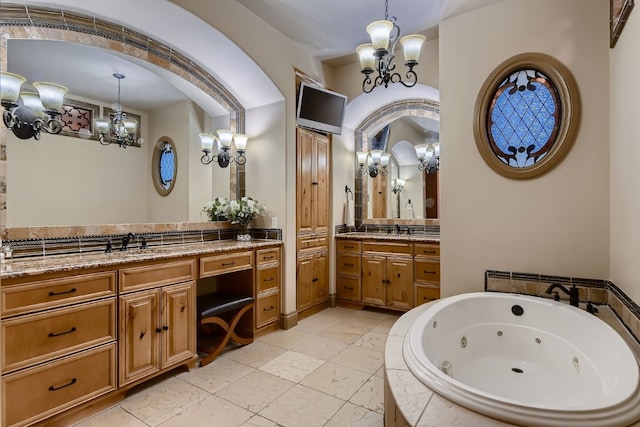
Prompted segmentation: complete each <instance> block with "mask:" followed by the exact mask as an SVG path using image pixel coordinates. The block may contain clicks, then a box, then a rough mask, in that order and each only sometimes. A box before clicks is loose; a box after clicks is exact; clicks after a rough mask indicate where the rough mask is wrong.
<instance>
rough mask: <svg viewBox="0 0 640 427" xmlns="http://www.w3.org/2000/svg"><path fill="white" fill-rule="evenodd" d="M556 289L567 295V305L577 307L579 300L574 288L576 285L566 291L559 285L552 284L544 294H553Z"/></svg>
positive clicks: (576, 289) (576, 290)
mask: <svg viewBox="0 0 640 427" xmlns="http://www.w3.org/2000/svg"><path fill="white" fill-rule="evenodd" d="M556 288H558V289H560V290H561V291H562V292H564V293H565V294H567V295H569V304H571V305H572V306H574V307H578V303H579V302H580V299H579V292H578V288H576V285H571V289H567V288H565V287H564V286H562V285H561V284H559V283H554V284H553V285H551V286H549V287H548V288H547V290H546V291H545V292H546V293H547V294H549V295H551V292H553V291H554V290H555V289H556Z"/></svg>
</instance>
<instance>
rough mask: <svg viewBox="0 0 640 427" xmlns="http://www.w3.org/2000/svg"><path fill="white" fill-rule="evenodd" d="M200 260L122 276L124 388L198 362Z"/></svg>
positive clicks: (133, 269) (150, 267)
mask: <svg viewBox="0 0 640 427" xmlns="http://www.w3.org/2000/svg"><path fill="white" fill-rule="evenodd" d="M195 279H196V260H195V259H182V260H178V261H171V262H166V261H165V262H153V263H145V264H142V265H136V266H133V267H128V268H123V269H121V270H120V271H119V285H120V301H119V305H120V307H119V313H120V315H119V321H120V328H119V332H120V340H119V341H120V342H119V361H120V367H119V379H120V386H123V385H126V384H129V383H132V382H134V381H138V380H141V379H143V378H146V377H148V376H149V375H152V374H155V373H156V372H159V371H163V370H167V369H169V368H172V367H174V366H176V365H177V364H179V363H183V362H185V361H188V360H189V359H192V358H195V357H197V354H196V289H195V286H196V282H195Z"/></svg>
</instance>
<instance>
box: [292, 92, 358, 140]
mask: <svg viewBox="0 0 640 427" xmlns="http://www.w3.org/2000/svg"><path fill="white" fill-rule="evenodd" d="M346 105H347V96H346V95H342V94H340V93H336V92H332V91H330V90H327V89H324V88H319V87H316V86H312V85H310V84H308V83H305V82H302V83H300V93H299V94H298V108H297V110H296V124H297V125H298V126H302V127H305V128H309V129H313V130H317V131H320V132H326V133H335V134H337V135H340V134H341V133H342V120H343V119H344V110H345V107H346Z"/></svg>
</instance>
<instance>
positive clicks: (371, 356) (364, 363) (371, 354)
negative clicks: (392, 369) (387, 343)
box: [331, 345, 384, 374]
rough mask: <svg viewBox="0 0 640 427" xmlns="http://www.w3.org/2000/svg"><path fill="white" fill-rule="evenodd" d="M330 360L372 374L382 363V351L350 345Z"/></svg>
mask: <svg viewBox="0 0 640 427" xmlns="http://www.w3.org/2000/svg"><path fill="white" fill-rule="evenodd" d="M331 362H334V363H337V364H339V365H342V366H347V367H349V368H353V369H357V370H359V371H362V372H367V373H369V374H373V373H375V372H376V371H377V370H378V369H380V367H381V366H382V365H383V364H384V353H382V352H380V351H375V350H369V349H368V348H364V347H360V346H357V345H351V346H349V347H347V348H346V349H344V350H343V351H342V352H341V353H339V354H338V355H336V356H335V357H334V358H333V359H331Z"/></svg>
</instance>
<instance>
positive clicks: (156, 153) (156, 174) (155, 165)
mask: <svg viewBox="0 0 640 427" xmlns="http://www.w3.org/2000/svg"><path fill="white" fill-rule="evenodd" d="M165 144H169V145H171V149H172V150H173V166H174V167H173V180H172V181H171V184H170V185H169V188H166V189H165V188H164V186H163V185H162V178H161V176H160V159H161V156H162V152H163V148H164V145H165ZM151 177H152V179H153V186H154V187H155V188H156V191H157V192H158V194H159V195H161V196H162V197H166V196H168V195H169V194H170V193H171V191H172V190H173V187H174V186H175V185H176V180H177V179H178V150H177V149H176V144H174V142H173V140H172V139H171V138H169V137H168V136H163V137H161V138H158V142H157V143H156V144H155V146H154V148H153V156H152V158H151Z"/></svg>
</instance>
